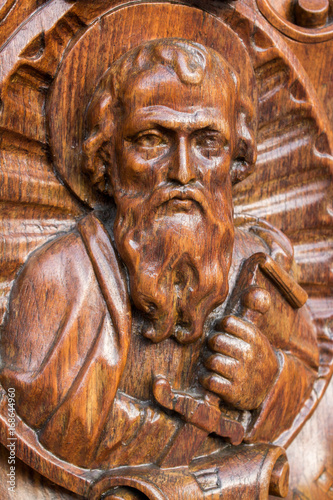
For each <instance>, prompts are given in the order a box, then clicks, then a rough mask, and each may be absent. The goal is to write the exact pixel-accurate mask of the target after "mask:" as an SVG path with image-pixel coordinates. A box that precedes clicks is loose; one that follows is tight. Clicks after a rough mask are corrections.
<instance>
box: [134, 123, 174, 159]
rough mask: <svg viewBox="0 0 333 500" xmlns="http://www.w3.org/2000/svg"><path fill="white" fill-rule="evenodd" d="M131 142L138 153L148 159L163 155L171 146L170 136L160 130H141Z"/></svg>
mask: <svg viewBox="0 0 333 500" xmlns="http://www.w3.org/2000/svg"><path fill="white" fill-rule="evenodd" d="M131 142H132V144H133V146H134V147H135V150H136V153H137V154H139V155H140V156H141V157H142V158H144V160H148V161H149V160H153V159H155V158H158V157H159V156H162V155H163V154H164V153H165V151H166V149H168V147H169V141H168V138H167V137H165V136H164V135H163V134H162V133H161V132H159V131H158V130H147V131H144V132H140V133H139V134H137V135H136V136H135V137H133V138H132V139H131Z"/></svg>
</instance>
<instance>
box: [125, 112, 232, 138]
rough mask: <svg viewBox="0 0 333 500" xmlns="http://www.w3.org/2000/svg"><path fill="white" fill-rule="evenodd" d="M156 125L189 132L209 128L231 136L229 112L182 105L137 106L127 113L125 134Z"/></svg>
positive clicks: (228, 136) (227, 136) (226, 136)
mask: <svg viewBox="0 0 333 500" xmlns="http://www.w3.org/2000/svg"><path fill="white" fill-rule="evenodd" d="M156 126H160V127H163V128H168V129H171V130H174V131H177V130H181V131H186V132H189V133H190V132H192V131H194V130H197V129H204V128H209V129H214V130H217V131H220V132H221V133H222V134H223V135H224V136H225V138H226V139H227V140H228V139H229V138H230V124H229V120H228V117H227V113H224V112H223V110H221V109H220V108H219V107H218V108H216V107H203V108H202V107H198V106H187V107H184V106H182V109H181V110H178V109H174V108H169V107H167V106H148V107H144V108H137V109H135V110H133V111H132V112H130V113H128V114H127V116H126V118H125V122H124V129H125V130H124V132H125V135H126V134H129V135H131V134H135V133H137V132H139V131H140V130H144V129H149V128H154V127H156Z"/></svg>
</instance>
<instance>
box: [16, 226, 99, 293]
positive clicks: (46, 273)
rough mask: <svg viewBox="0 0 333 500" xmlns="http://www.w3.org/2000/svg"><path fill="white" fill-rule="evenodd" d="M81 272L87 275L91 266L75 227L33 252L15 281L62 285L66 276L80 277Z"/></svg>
mask: <svg viewBox="0 0 333 500" xmlns="http://www.w3.org/2000/svg"><path fill="white" fill-rule="evenodd" d="M83 270H84V271H85V272H86V273H88V274H89V271H90V270H91V264H90V259H89V257H88V255H87V252H86V250H85V246H84V243H83V241H82V238H81V236H80V234H79V232H78V231H77V228H76V226H75V227H74V228H73V229H72V230H71V231H70V232H68V233H65V234H61V235H58V236H56V237H55V238H54V239H52V240H51V241H48V242H47V243H46V244H44V245H43V246H42V247H40V248H39V249H37V250H36V251H35V252H33V253H32V254H31V255H30V256H29V258H28V260H27V261H26V263H25V265H24V267H23V268H22V270H21V272H20V274H19V276H18V278H17V281H18V282H21V281H22V280H24V279H27V278H28V279H29V280H32V281H33V282H45V281H50V282H54V281H57V282H58V283H64V282H65V281H66V277H67V276H73V275H75V276H80V275H81V274H82V271H83ZM64 280H65V281H64Z"/></svg>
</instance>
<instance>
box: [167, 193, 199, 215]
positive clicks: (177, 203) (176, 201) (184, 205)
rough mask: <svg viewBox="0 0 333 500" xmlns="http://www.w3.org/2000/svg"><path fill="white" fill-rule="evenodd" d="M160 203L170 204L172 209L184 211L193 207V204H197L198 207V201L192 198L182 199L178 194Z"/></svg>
mask: <svg viewBox="0 0 333 500" xmlns="http://www.w3.org/2000/svg"><path fill="white" fill-rule="evenodd" d="M162 205H171V206H172V208H174V209H178V210H183V211H186V212H187V211H190V210H191V209H193V205H197V206H198V207H199V204H198V202H197V201H196V200H193V198H184V199H183V198H179V197H178V196H175V197H174V198H171V199H170V200H167V201H165V202H164V203H163V204H162Z"/></svg>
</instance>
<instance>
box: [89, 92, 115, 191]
mask: <svg viewBox="0 0 333 500" xmlns="http://www.w3.org/2000/svg"><path fill="white" fill-rule="evenodd" d="M111 105H112V98H111V95H107V96H103V95H101V93H98V95H95V96H94V99H93V101H92V102H91V103H90V105H89V108H88V111H87V120H86V123H87V125H86V128H87V131H88V135H87V138H86V139H85V141H84V143H83V145H82V153H83V165H82V169H83V170H84V172H86V173H87V174H88V175H89V177H90V180H91V182H92V184H93V185H94V186H95V187H96V188H97V189H98V190H99V191H101V192H102V193H106V192H108V191H109V189H110V185H109V184H110V183H109V182H108V176H107V171H108V166H109V165H111V164H112V162H113V153H112V151H113V147H112V144H111V141H112V137H113V135H114V116H113V111H112V106H111Z"/></svg>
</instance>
